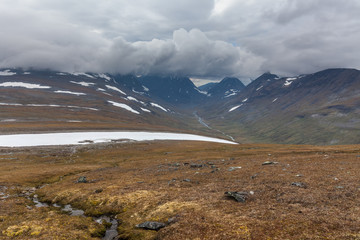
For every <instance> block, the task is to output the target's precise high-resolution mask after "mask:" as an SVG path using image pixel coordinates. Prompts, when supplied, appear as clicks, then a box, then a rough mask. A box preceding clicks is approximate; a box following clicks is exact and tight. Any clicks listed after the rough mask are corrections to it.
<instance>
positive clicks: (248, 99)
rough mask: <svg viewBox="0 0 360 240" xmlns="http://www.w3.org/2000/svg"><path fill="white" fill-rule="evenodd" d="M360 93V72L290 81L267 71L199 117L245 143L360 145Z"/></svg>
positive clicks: (342, 71)
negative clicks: (232, 96) (235, 94)
mask: <svg viewBox="0 0 360 240" xmlns="http://www.w3.org/2000/svg"><path fill="white" fill-rule="evenodd" d="M359 89H360V71H358V70H354V69H328V70H325V71H321V72H317V73H314V74H309V75H302V76H297V77H291V78H289V77H287V78H279V77H277V76H276V75H272V74H269V73H267V74H264V75H262V76H261V77H259V78H257V79H256V80H255V81H253V82H252V83H251V84H249V85H248V86H247V87H246V88H245V89H244V90H243V91H242V92H240V93H239V94H238V95H237V96H236V97H234V98H232V99H230V100H229V101H227V102H226V103H221V105H217V106H213V105H212V106H211V107H210V106H207V107H204V109H203V111H200V112H199V114H201V115H202V116H203V117H204V118H205V119H206V120H207V121H208V122H210V123H211V124H210V125H211V126H214V127H216V128H219V129H221V130H222V131H224V132H226V133H227V134H230V135H232V136H233V137H236V139H238V140H242V141H261V142H272V143H295V144H350V143H360V137H359V136H360V90H359ZM245 139H246V140H245Z"/></svg>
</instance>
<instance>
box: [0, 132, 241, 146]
mask: <svg viewBox="0 0 360 240" xmlns="http://www.w3.org/2000/svg"><path fill="white" fill-rule="evenodd" d="M121 139H131V140H135V141H151V140H185V141H205V142H216V143H226V144H237V143H235V142H231V141H227V140H224V139H218V138H211V137H204V136H199V135H193V134H183V133H165V132H71V133H70V132H69V133H38V134H14V135H0V147H34V146H56V145H79V144H89V143H91V142H93V143H104V142H111V140H121Z"/></svg>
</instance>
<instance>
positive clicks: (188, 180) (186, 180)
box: [182, 178, 191, 182]
mask: <svg viewBox="0 0 360 240" xmlns="http://www.w3.org/2000/svg"><path fill="white" fill-rule="evenodd" d="M182 181H183V182H191V180H190V179H188V178H186V179H184V180H182Z"/></svg>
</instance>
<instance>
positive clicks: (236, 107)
mask: <svg viewBox="0 0 360 240" xmlns="http://www.w3.org/2000/svg"><path fill="white" fill-rule="evenodd" d="M242 105H243V104H240V105H237V106H235V107H233V108H231V109H230V110H229V112H232V111H234V110H236V109H238V108H239V107H241V106H242Z"/></svg>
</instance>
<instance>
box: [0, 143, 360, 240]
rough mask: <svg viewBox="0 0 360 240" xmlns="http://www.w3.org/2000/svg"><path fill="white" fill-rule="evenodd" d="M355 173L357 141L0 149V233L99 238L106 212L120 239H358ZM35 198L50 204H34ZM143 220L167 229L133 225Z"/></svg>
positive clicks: (358, 179) (359, 186)
mask: <svg viewBox="0 0 360 240" xmlns="http://www.w3.org/2000/svg"><path fill="white" fill-rule="evenodd" d="M264 162H267V165H263V164H264ZM359 170H360V146H359V145H349V146H331V147H324V146H321V147H320V146H295V145H259V144H257V145H255V144H251V145H250V144H246V145H244V144H242V145H225V144H217V143H203V142H180V141H157V142H140V143H135V142H130V143H113V144H109V143H107V144H94V145H85V146H65V147H35V148H34V147H33V148H2V149H0V206H1V207H0V238H1V239H99V238H101V237H102V236H103V235H104V234H105V230H106V228H108V227H109V224H106V223H105V222H103V224H100V223H97V222H95V221H94V219H93V217H95V216H101V215H108V216H111V217H113V218H114V219H116V221H117V222H118V227H117V231H118V234H119V239H360V201H359V197H360V174H359V172H360V171H359ZM82 176H84V177H86V181H84V182H78V181H79V178H80V177H82ZM80 179H81V178H80ZM227 191H238V192H246V195H245V196H246V200H245V202H237V201H235V200H234V199H232V198H229V197H226V196H225V195H224V192H227ZM34 194H37V195H38V198H39V200H40V201H41V202H44V203H45V202H46V203H48V204H49V205H50V206H48V207H46V206H43V207H36V206H35V203H34V201H33V198H34ZM54 203H56V204H57V205H56V206H65V205H67V204H71V206H72V207H73V208H76V209H81V210H83V211H84V215H81V216H70V215H69V214H66V212H64V211H61V210H60V208H59V207H54V206H52V204H54ZM40 205H41V204H40ZM145 221H158V222H162V223H166V226H165V227H164V228H161V229H160V230H159V231H152V230H143V229H139V228H136V227H135V226H136V225H137V224H140V223H142V222H145Z"/></svg>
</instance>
